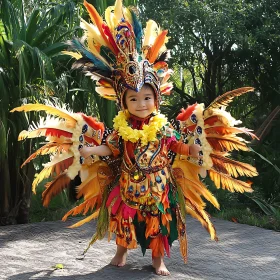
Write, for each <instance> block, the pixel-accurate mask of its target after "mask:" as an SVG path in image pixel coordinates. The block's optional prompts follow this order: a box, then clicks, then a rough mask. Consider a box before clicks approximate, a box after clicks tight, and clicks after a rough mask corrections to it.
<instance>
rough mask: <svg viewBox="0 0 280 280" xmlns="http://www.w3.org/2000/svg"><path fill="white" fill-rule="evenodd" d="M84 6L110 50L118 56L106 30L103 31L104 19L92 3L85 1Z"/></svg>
mask: <svg viewBox="0 0 280 280" xmlns="http://www.w3.org/2000/svg"><path fill="white" fill-rule="evenodd" d="M84 6H85V7H86V9H87V11H88V13H89V16H90V18H91V20H92V22H93V23H95V24H96V26H97V28H98V30H99V32H100V34H101V36H102V37H103V39H104V40H105V42H106V43H107V47H109V48H110V50H111V51H112V52H113V53H114V54H115V55H117V52H116V50H115V49H114V48H113V46H112V45H111V44H110V42H109V39H108V37H107V36H106V35H105V33H104V30H103V27H102V26H103V24H105V23H104V22H103V19H102V17H101V16H100V15H99V14H98V12H97V11H96V9H95V8H94V6H93V5H91V4H90V3H88V2H87V1H84Z"/></svg>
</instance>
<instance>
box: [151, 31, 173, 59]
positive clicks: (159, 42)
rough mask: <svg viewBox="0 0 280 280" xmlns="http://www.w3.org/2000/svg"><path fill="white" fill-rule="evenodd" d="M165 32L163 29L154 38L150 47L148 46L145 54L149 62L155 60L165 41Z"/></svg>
mask: <svg viewBox="0 0 280 280" xmlns="http://www.w3.org/2000/svg"><path fill="white" fill-rule="evenodd" d="M167 33H168V31H167V30H163V31H162V32H161V33H160V34H159V35H158V36H157V38H156V39H155V42H154V44H153V45H152V47H151V48H150V50H149V52H148V54H147V60H149V62H150V63H153V62H155V60H156V59H157V57H158V53H159V50H160V48H161V47H162V46H163V44H164V42H165V38H166V35H167Z"/></svg>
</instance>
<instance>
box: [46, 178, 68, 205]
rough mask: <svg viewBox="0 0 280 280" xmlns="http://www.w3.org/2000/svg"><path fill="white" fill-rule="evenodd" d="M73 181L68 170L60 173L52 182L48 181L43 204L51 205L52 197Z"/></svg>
mask: <svg viewBox="0 0 280 280" xmlns="http://www.w3.org/2000/svg"><path fill="white" fill-rule="evenodd" d="M70 182H71V179H70V178H69V177H68V176H67V174H66V172H63V173H61V174H60V175H58V176H57V177H56V178H55V179H54V180H53V181H52V182H49V183H47V184H46V185H45V186H46V190H45V191H44V192H43V194H42V199H43V205H44V206H45V207H47V206H49V204H50V201H51V199H52V198H53V197H54V196H56V195H57V194H59V193H60V192H61V191H63V190H64V189H66V188H67V187H68V186H69V184H70Z"/></svg>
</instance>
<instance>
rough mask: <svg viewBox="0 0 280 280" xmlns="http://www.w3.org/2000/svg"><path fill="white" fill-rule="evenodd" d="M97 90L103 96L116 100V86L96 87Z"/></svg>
mask: <svg viewBox="0 0 280 280" xmlns="http://www.w3.org/2000/svg"><path fill="white" fill-rule="evenodd" d="M95 91H96V92H97V93H98V94H100V95H101V96H102V97H104V98H107V99H110V100H116V99H117V95H116V92H115V89H114V88H107V87H96V88H95Z"/></svg>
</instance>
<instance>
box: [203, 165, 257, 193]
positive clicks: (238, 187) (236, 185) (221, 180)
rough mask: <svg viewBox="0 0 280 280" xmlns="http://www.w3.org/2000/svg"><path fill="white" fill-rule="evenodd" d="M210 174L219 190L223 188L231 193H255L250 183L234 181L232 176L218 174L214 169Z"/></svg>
mask: <svg viewBox="0 0 280 280" xmlns="http://www.w3.org/2000/svg"><path fill="white" fill-rule="evenodd" d="M208 173H209V176H210V178H211V180H212V181H213V182H214V184H215V185H216V187H217V188H218V189H219V188H220V187H222V189H224V190H228V191H230V192H235V191H237V192H241V193H243V192H253V190H252V188H251V184H250V183H246V182H243V181H240V180H237V179H234V178H232V177H231V176H229V175H227V174H223V173H221V172H218V171H216V170H214V169H211V170H209V171H208Z"/></svg>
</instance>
